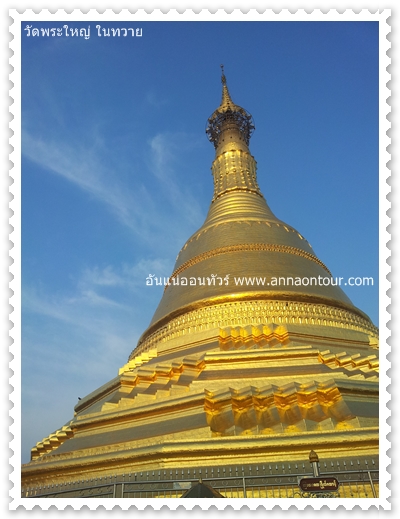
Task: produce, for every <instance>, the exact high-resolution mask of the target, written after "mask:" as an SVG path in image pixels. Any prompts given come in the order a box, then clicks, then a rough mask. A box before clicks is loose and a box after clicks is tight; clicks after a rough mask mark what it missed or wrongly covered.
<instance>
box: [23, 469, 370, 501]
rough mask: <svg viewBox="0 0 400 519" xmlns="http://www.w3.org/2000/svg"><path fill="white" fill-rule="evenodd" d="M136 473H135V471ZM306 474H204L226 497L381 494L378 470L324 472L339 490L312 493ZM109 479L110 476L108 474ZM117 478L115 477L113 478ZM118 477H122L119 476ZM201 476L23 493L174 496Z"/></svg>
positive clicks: (95, 483) (45, 495)
mask: <svg viewBox="0 0 400 519" xmlns="http://www.w3.org/2000/svg"><path fill="white" fill-rule="evenodd" d="M134 476H136V475H134ZM308 476H312V474H311V473H306V474H303V475H301V474H298V473H297V474H287V473H280V474H269V475H268V474H266V475H234V476H226V475H224V476H222V477H221V476H219V477H218V476H217V477H215V476H214V477H207V478H205V477H203V478H202V480H203V481H204V482H205V483H207V484H208V485H210V486H211V487H212V488H214V489H215V490H217V491H218V492H220V493H221V495H223V496H224V497H227V498H303V497H341V498H343V497H344V498H347V497H348V498H351V497H353V498H354V497H357V498H360V497H362V498H366V497H367V498H376V497H378V495H379V471H378V469H373V470H371V469H369V470H348V471H346V472H324V473H323V474H321V478H324V477H329V476H334V477H336V478H337V479H338V481H339V483H340V486H339V489H338V490H337V491H336V492H332V493H326V495H325V494H324V493H323V494H319V495H318V494H313V493H305V492H302V491H301V490H300V488H299V486H298V481H299V479H300V478H301V477H308ZM107 479H108V478H107ZM112 479H114V481H110V480H112ZM118 479H119V480H118ZM197 481H198V479H193V478H191V479H179V480H178V479H153V480H151V479H150V480H149V479H148V478H147V479H146V480H137V477H135V479H133V480H132V478H129V479H128V480H125V478H124V480H121V476H119V477H117V476H114V477H110V478H109V482H108V483H107V482H104V483H100V482H99V481H98V480H96V481H93V480H92V481H90V482H89V481H87V482H83V481H82V482H81V483H80V484H79V482H78V483H65V484H61V485H52V486H51V485H50V486H48V487H36V488H27V489H25V490H24V492H23V493H22V497H29V498H127V499H138V498H139V499H140V498H163V499H165V498H174V497H178V498H179V497H181V496H182V494H183V493H184V492H185V490H187V489H188V488H190V487H191V485H192V483H195V482H197ZM85 483H86V484H85Z"/></svg>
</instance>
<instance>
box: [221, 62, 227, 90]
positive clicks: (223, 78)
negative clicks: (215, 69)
mask: <svg viewBox="0 0 400 519" xmlns="http://www.w3.org/2000/svg"><path fill="white" fill-rule="evenodd" d="M221 73H222V75H221V81H222V84H223V85H226V77H225V73H224V66H223V65H221Z"/></svg>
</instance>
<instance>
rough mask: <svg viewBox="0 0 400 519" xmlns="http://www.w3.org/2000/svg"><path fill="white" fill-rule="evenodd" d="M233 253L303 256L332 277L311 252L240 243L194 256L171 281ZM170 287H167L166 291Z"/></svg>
mask: <svg viewBox="0 0 400 519" xmlns="http://www.w3.org/2000/svg"><path fill="white" fill-rule="evenodd" d="M233 252H283V253H287V254H294V255H296V256H301V257H302V258H306V259H308V260H311V261H314V262H315V263H317V264H318V265H319V266H320V267H322V268H323V269H325V270H326V271H327V273H328V274H329V275H330V276H332V274H331V272H330V270H329V269H328V267H327V266H326V265H325V264H324V263H322V261H321V260H319V259H318V258H317V257H316V256H314V254H311V253H310V252H307V251H304V250H301V249H298V248H297V247H291V246H290V245H275V244H273V243H240V244H237V245H227V246H226V247H218V248H217V249H212V250H209V251H206V252H202V253H201V254H199V255H198V256H194V257H193V258H190V260H188V261H185V263H183V264H182V265H181V266H180V267H178V268H177V269H176V270H175V271H174V272H173V273H172V274H171V276H170V278H169V280H170V281H171V280H173V279H174V278H176V277H177V276H178V275H179V274H181V273H182V272H183V271H185V270H186V269H188V268H189V267H193V265H196V264H197V263H200V262H202V261H204V260H207V259H209V258H214V257H215V256H219V255H220V254H231V253H233ZM168 286H170V285H166V287H165V289H164V291H165V290H166V289H167V288H168Z"/></svg>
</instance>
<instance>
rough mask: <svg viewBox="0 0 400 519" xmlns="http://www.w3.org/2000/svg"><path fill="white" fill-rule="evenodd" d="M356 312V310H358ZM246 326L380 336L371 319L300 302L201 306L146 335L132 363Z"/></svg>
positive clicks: (325, 305)
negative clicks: (173, 343)
mask: <svg viewBox="0 0 400 519" xmlns="http://www.w3.org/2000/svg"><path fill="white" fill-rule="evenodd" d="M355 310H356V309H355ZM244 322H246V324H253V325H255V326H256V325H258V324H263V323H264V324H265V323H266V322H273V323H276V324H302V325H311V326H313V325H314V326H332V327H334V328H344V329H349V330H356V331H361V332H364V333H368V334H370V335H372V336H375V337H377V336H378V329H377V328H376V326H374V325H373V324H372V322H371V321H369V320H367V318H363V317H362V316H361V315H357V314H356V313H355V312H353V311H349V310H346V309H344V308H335V307H334V306H330V305H327V304H315V303H304V302H299V301H275V300H264V301H262V300H259V301H257V300H250V301H243V300H241V301H237V302H229V303H224V304H214V305H210V306H199V308H195V309H193V310H191V311H190V310H189V311H187V312H184V313H183V314H182V315H178V316H177V317H172V318H169V319H168V322H167V323H165V324H162V325H161V326H157V324H156V323H155V326H156V328H155V330H154V331H153V332H152V333H151V331H150V330H149V331H150V333H149V334H146V335H144V336H143V337H142V338H141V339H140V340H139V343H138V345H137V347H136V348H135V349H134V350H133V351H132V353H131V355H130V359H132V358H133V357H135V356H136V355H139V354H140V353H142V352H144V351H147V350H149V349H151V348H154V347H157V344H159V343H165V342H167V341H170V340H172V339H175V338H178V337H181V336H183V335H189V336H190V335H191V334H193V333H196V332H199V331H204V330H211V329H214V328H223V327H227V326H242V325H243V323H244Z"/></svg>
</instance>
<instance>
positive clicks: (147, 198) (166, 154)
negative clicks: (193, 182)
mask: <svg viewBox="0 0 400 519" xmlns="http://www.w3.org/2000/svg"><path fill="white" fill-rule="evenodd" d="M93 133H94V135H93V141H92V144H91V145H90V146H86V147H85V146H83V145H81V144H76V143H72V142H69V143H68V142H64V141H61V140H59V139H53V138H51V137H47V138H43V137H41V138H39V137H36V136H34V135H32V134H30V133H29V132H27V131H24V132H23V154H24V156H25V157H27V158H28V159H29V160H31V161H33V162H34V163H36V164H38V165H40V166H41V167H43V168H45V169H46V170H47V171H48V172H50V173H52V174H55V175H58V176H60V177H62V178H64V179H66V180H68V181H69V182H71V183H73V184H74V185H75V186H77V187H78V188H79V189H81V190H83V191H85V192H86V193H88V194H89V195H90V196H91V197H92V198H93V199H95V200H97V201H98V202H100V203H101V204H103V205H104V206H105V207H107V208H108V210H110V211H111V213H112V214H113V215H114V216H115V217H116V219H117V220H118V221H119V222H120V223H122V224H123V225H125V226H127V227H129V229H130V230H131V231H132V232H133V233H134V235H136V236H138V237H140V238H141V239H142V240H143V241H144V242H146V243H149V244H154V243H158V244H163V245H164V247H168V246H169V244H170V243H171V236H173V235H174V233H178V232H179V237H178V236H177V237H176V241H178V242H181V241H182V239H183V238H182V237H187V236H189V235H190V234H191V232H190V231H193V226H196V225H198V226H200V225H201V223H202V219H203V211H202V209H201V208H200V205H199V203H198V201H197V199H196V198H195V196H194V194H193V193H190V192H189V191H188V190H187V189H186V188H185V185H184V182H182V178H180V177H179V174H177V173H176V171H175V169H178V168H179V167H182V165H181V164H180V163H179V155H180V153H181V150H180V145H179V143H182V142H183V147H184V149H186V150H187V149H188V148H190V146H192V147H193V146H196V145H197V143H196V141H195V140H191V139H190V138H189V137H188V136H187V135H184V134H172V133H165V134H158V135H156V136H155V137H154V138H152V139H151V140H150V141H149V142H148V146H147V148H144V149H142V150H140V152H138V157H139V158H138V164H140V163H141V162H143V164H147V167H148V168H149V169H150V171H151V173H152V174H153V175H154V176H155V177H156V179H157V182H155V183H154V182H153V183H152V182H148V183H147V182H146V183H144V180H143V176H141V175H137V176H136V177H135V174H134V172H132V175H130V179H129V184H127V183H126V180H124V174H120V173H119V171H116V170H114V171H110V170H109V169H108V168H106V167H105V166H104V165H103V164H102V159H101V157H102V153H103V152H104V147H105V144H104V142H103V139H102V138H101V137H99V135H98V131H97V130H96V131H94V132H93ZM102 148H103V150H102ZM107 153H108V154H109V153H110V151H109V150H108V151H107ZM118 167H119V168H123V167H126V165H125V166H124V164H120V165H119V166H118ZM137 167H139V166H137ZM160 200H162V203H160ZM177 221H179V222H180V226H179V231H178V230H177V225H176V222H177ZM166 229H168V232H169V239H167V238H166ZM181 236H182V237H181Z"/></svg>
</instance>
